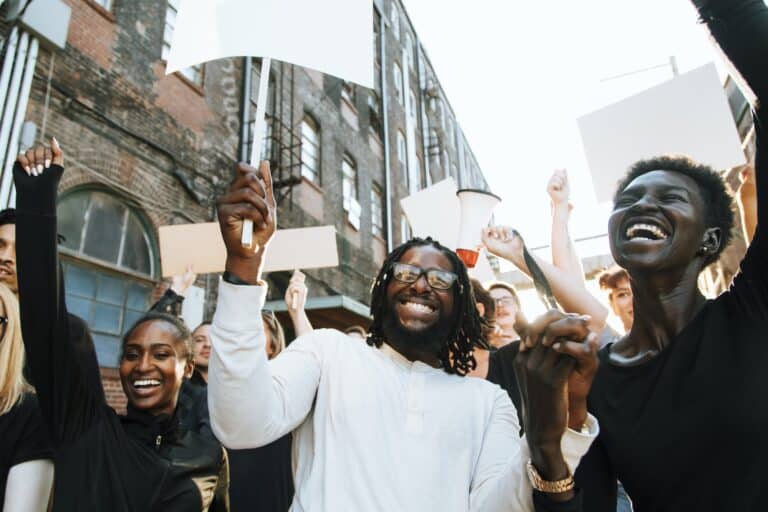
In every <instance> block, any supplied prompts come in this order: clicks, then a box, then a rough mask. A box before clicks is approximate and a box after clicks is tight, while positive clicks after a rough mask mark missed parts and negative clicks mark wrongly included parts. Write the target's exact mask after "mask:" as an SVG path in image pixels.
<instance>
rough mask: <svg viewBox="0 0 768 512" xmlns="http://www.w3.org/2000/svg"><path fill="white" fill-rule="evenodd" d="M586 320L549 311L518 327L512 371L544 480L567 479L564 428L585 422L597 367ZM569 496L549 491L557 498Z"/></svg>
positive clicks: (594, 344)
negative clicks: (519, 340)
mask: <svg viewBox="0 0 768 512" xmlns="http://www.w3.org/2000/svg"><path fill="white" fill-rule="evenodd" d="M588 323H589V318H588V317H583V316H576V315H567V314H564V313H561V312H559V311H555V310H553V311H549V312H548V313H546V314H545V315H543V316H541V317H540V318H538V319H536V320H535V321H533V322H532V323H530V324H529V325H528V326H526V327H525V328H524V329H522V330H523V333H522V334H523V339H522V343H521V345H520V353H519V354H518V356H517V358H516V360H515V373H516V375H517V380H518V383H519V387H520V395H521V398H522V402H523V423H524V428H525V432H526V436H527V440H528V445H529V447H530V450H531V461H532V462H533V465H534V466H535V467H536V470H537V471H538V472H539V474H540V475H541V477H542V478H544V479H545V480H549V481H555V480H562V479H564V478H567V477H568V475H569V473H570V472H569V469H568V466H567V464H566V462H565V458H564V457H563V453H562V450H561V440H562V437H563V434H564V433H565V431H566V429H567V428H569V427H570V428H575V429H580V428H581V426H582V425H583V424H584V423H585V422H586V420H587V407H586V403H587V400H586V397H587V395H588V394H589V389H590V388H591V386H592V381H593V380H594V377H595V373H596V372H597V367H598V365H599V362H598V359H597V340H596V336H595V335H594V333H592V332H591V331H590V330H589V328H588V327H587V325H588ZM573 496H574V493H573V491H569V492H564V493H558V494H552V495H551V497H552V499H554V500H557V501H567V500H570V499H571V498H573Z"/></svg>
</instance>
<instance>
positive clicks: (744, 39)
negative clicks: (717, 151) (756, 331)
mask: <svg viewBox="0 0 768 512" xmlns="http://www.w3.org/2000/svg"><path fill="white" fill-rule="evenodd" d="M693 3H694V5H695V6H696V8H697V9H698V11H699V14H700V16H701V19H702V20H703V21H704V22H705V23H706V24H707V26H708V27H709V30H710V32H711V34H712V36H713V37H714V39H715V41H716V42H717V44H718V45H719V46H720V48H721V50H722V51H723V53H724V54H725V56H726V58H727V59H728V60H729V61H730V62H731V64H732V65H733V67H734V68H735V69H736V71H737V72H738V74H739V75H740V79H741V80H740V81H741V82H743V83H744V84H745V85H746V86H747V87H748V88H749V89H751V91H752V92H753V93H754V95H755V96H756V98H757V105H756V107H757V108H756V110H755V112H754V118H755V134H756V142H757V153H756V156H755V179H756V185H757V228H756V230H755V236H754V238H753V240H752V243H751V244H750V247H749V249H748V250H747V253H746V255H745V256H744V260H743V261H742V263H741V272H740V273H739V275H738V276H737V277H736V279H734V282H733V286H732V288H731V291H732V293H733V296H734V297H735V299H736V301H737V302H738V304H739V308H740V309H741V310H743V311H744V312H745V313H746V314H748V315H750V316H752V317H756V318H760V319H767V318H768V271H766V269H767V268H768V240H766V236H767V235H768V233H766V232H764V231H762V228H763V227H766V226H768V205H766V204H765V201H766V200H768V199H766V198H767V197H768V160H767V159H768V156H766V155H765V151H766V148H765V147H764V146H765V144H768V141H766V140H765V130H766V129H768V127H766V126H763V123H765V122H766V120H768V66H766V63H768V7H766V5H765V3H764V2H763V0H693Z"/></svg>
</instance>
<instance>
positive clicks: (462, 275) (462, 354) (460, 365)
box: [366, 237, 483, 376]
mask: <svg viewBox="0 0 768 512" xmlns="http://www.w3.org/2000/svg"><path fill="white" fill-rule="evenodd" d="M423 246H429V247H434V248H435V249H437V250H439V251H441V252H442V253H443V254H445V256H446V257H447V258H448V259H449V260H450V262H451V264H452V265H453V271H454V272H455V273H456V275H457V276H458V279H457V281H456V284H455V286H453V287H452V290H453V296H454V304H455V305H456V306H455V307H454V312H453V315H452V319H453V322H452V324H451V326H450V329H449V330H448V333H449V334H448V338H447V339H446V340H445V343H443V345H442V346H441V347H440V352H439V353H438V354H437V355H438V358H439V359H440V362H441V363H442V366H443V370H445V371H446V372H447V373H451V374H456V375H461V376H464V375H466V374H467V373H469V372H471V371H472V370H474V369H475V367H476V366H477V362H476V361H475V357H474V355H473V353H472V352H473V350H474V347H475V344H476V342H477V341H478V340H482V337H483V324H482V322H481V320H480V315H479V314H478V312H477V306H476V304H475V303H476V301H475V295H474V293H472V284H471V283H470V281H469V275H468V274H467V267H466V266H464V262H462V261H461V260H460V259H459V257H458V256H457V255H456V253H455V252H453V251H452V250H450V249H448V248H447V247H444V246H443V245H441V244H440V243H439V242H437V241H435V240H432V238H430V237H427V238H412V239H411V240H409V241H407V242H405V243H404V244H402V245H400V246H399V247H397V248H396V249H395V250H393V251H392V252H391V253H389V255H388V256H387V258H386V260H384V263H383V264H382V266H381V270H379V274H378V276H376V280H375V281H374V282H373V288H372V289H371V316H373V323H372V324H371V328H370V330H369V332H368V338H367V339H366V342H367V343H368V344H369V345H371V346H375V347H381V345H382V344H383V343H384V341H385V340H386V338H385V336H384V330H383V323H384V316H385V309H386V307H387V287H388V286H389V283H390V282H391V281H392V279H393V277H392V272H391V270H392V266H393V265H394V264H395V263H397V262H399V261H400V258H402V256H403V254H405V253H406V252H407V251H408V250H409V249H412V248H414V247H423Z"/></svg>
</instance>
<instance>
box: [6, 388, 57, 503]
mask: <svg viewBox="0 0 768 512" xmlns="http://www.w3.org/2000/svg"><path fill="white" fill-rule="evenodd" d="M52 458H53V454H52V453H51V447H50V444H49V443H48V434H47V433H46V432H45V425H43V419H42V418H41V417H40V409H39V408H38V407H37V398H36V397H35V395H34V394H32V393H26V394H25V395H24V396H23V397H22V398H21V400H20V401H19V402H18V403H17V404H16V405H15V406H13V408H12V409H11V410H10V411H8V412H7V413H5V414H3V415H2V416H0V510H2V509H3V503H4V502H5V485H6V482H7V481H8V473H9V472H10V470H11V468H12V467H13V466H17V465H19V464H23V463H24V462H29V461H32V460H40V459H52Z"/></svg>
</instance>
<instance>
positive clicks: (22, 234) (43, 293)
mask: <svg viewBox="0 0 768 512" xmlns="http://www.w3.org/2000/svg"><path fill="white" fill-rule="evenodd" d="M63 161H64V159H63V154H62V151H61V148H59V145H58V143H57V142H56V140H55V139H53V140H52V145H51V148H44V147H43V146H39V147H37V148H35V149H34V150H29V151H27V153H26V154H25V155H23V156H20V157H19V160H18V161H17V162H16V164H15V165H14V169H13V178H14V183H15V185H16V210H17V221H16V255H17V262H18V263H17V266H18V275H19V306H20V311H21V329H22V335H23V337H24V345H25V348H26V352H27V355H28V358H29V367H30V369H31V372H32V380H33V382H34V383H35V388H36V389H37V396H38V400H39V403H40V410H41V412H42V415H43V420H44V421H45V422H46V423H47V424H48V427H49V430H50V433H51V436H52V439H51V440H52V442H53V443H54V445H59V444H61V443H63V442H66V441H70V440H73V439H76V438H77V437H79V435H80V434H81V433H83V432H85V431H86V430H87V429H88V428H89V427H90V425H91V424H92V422H93V421H94V420H95V419H96V417H97V416H98V414H99V413H100V411H101V410H102V407H104V402H103V400H102V396H103V393H102V392H101V390H100V389H94V388H93V386H92V385H89V383H94V382H97V381H98V380H99V375H98V374H96V375H89V374H88V372H89V370H90V371H92V370H93V368H92V365H90V364H84V362H83V361H81V358H80V357H79V356H78V346H77V343H76V342H75V340H73V339H72V338H71V334H70V333H71V332H72V331H71V330H70V324H69V322H70V319H69V315H68V314H67V307H66V303H65V301H64V284H63V280H62V278H61V275H60V265H59V256H58V249H57V240H58V238H57V229H56V192H57V188H58V185H59V180H60V179H61V176H62V174H63V172H64V168H63V167H62V166H63ZM96 371H98V370H96Z"/></svg>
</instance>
